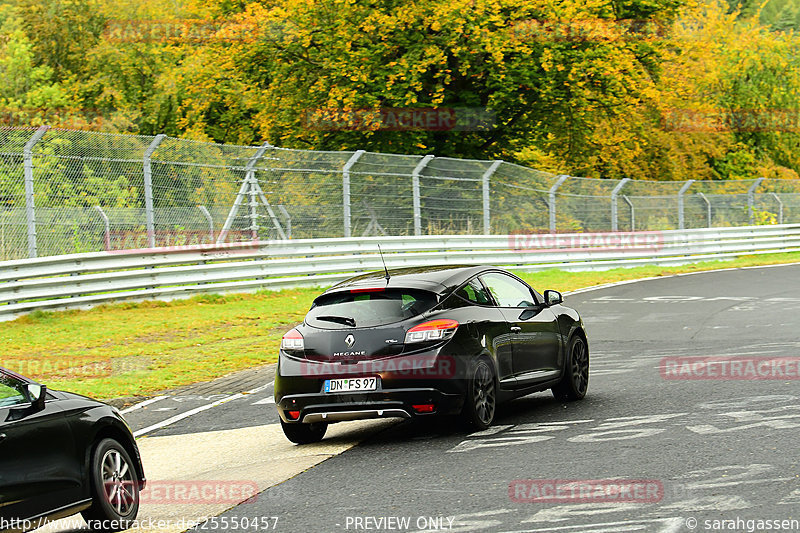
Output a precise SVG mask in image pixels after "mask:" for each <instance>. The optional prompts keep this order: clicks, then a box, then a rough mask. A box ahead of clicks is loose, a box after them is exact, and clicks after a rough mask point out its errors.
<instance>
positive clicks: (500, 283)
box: [481, 272, 536, 307]
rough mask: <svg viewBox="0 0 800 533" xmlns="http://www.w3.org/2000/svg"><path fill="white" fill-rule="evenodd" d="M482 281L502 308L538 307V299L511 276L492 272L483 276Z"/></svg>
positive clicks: (525, 286)
mask: <svg viewBox="0 0 800 533" xmlns="http://www.w3.org/2000/svg"><path fill="white" fill-rule="evenodd" d="M481 279H482V280H483V283H484V284H485V285H486V286H487V287H489V291H490V292H491V293H492V296H494V299H495V301H496V302H497V305H499V306H500V307H534V306H535V305H536V298H535V297H534V296H533V293H532V292H531V290H530V289H529V288H528V286H527V285H525V284H524V283H522V282H521V281H519V280H517V279H514V278H512V277H511V276H507V275H505V274H501V273H499V272H490V273H489V274H484V275H483V276H481Z"/></svg>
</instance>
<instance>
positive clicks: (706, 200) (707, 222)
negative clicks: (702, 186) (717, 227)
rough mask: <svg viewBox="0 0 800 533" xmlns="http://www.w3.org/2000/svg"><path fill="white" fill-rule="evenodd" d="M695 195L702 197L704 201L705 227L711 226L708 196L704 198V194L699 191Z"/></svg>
mask: <svg viewBox="0 0 800 533" xmlns="http://www.w3.org/2000/svg"><path fill="white" fill-rule="evenodd" d="M697 196H699V197H700V198H702V199H703V201H704V202H705V203H706V227H709V228H710V227H711V201H710V200H709V199H708V198H706V195H705V194H703V193H701V192H699V193H697Z"/></svg>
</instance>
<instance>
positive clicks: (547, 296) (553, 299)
mask: <svg viewBox="0 0 800 533" xmlns="http://www.w3.org/2000/svg"><path fill="white" fill-rule="evenodd" d="M563 301H564V297H563V296H561V293H560V292H558V291H544V303H545V305H547V306H548V307H549V306H551V305H558V304H560V303H561V302H563Z"/></svg>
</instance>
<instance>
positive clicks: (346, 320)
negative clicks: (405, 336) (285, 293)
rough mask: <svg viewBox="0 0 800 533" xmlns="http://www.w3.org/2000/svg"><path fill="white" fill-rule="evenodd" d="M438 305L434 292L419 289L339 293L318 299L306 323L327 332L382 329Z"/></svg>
mask: <svg viewBox="0 0 800 533" xmlns="http://www.w3.org/2000/svg"><path fill="white" fill-rule="evenodd" d="M436 303H437V298H436V295H435V294H434V293H432V292H428V291H422V290H417V289H388V290H383V289H377V290H374V291H372V290H370V291H361V290H354V291H347V292H337V293H333V294H324V295H322V296H320V297H319V298H317V299H316V300H315V301H314V305H313V306H312V307H311V310H310V311H309V312H308V315H306V323H307V324H309V325H310V326H314V327H317V328H326V329H349V328H354V327H359V328H364V327H373V326H381V325H384V324H391V323H393V322H399V321H401V320H405V319H407V318H411V317H413V316H416V315H419V314H421V313H423V312H425V311H427V310H428V309H430V308H431V307H433V306H434V305H436Z"/></svg>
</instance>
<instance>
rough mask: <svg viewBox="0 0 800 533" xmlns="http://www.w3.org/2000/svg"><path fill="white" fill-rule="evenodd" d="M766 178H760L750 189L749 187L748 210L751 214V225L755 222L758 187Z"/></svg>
mask: <svg viewBox="0 0 800 533" xmlns="http://www.w3.org/2000/svg"><path fill="white" fill-rule="evenodd" d="M764 179H765V178H758V179H757V180H756V181H755V183H753V184H752V185H751V186H750V188H749V189H747V212H748V213H749V214H750V225H751V226H752V225H753V224H754V223H755V216H754V215H755V213H754V211H755V203H756V189H757V188H758V186H759V185H761V182H762V181H764Z"/></svg>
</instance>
